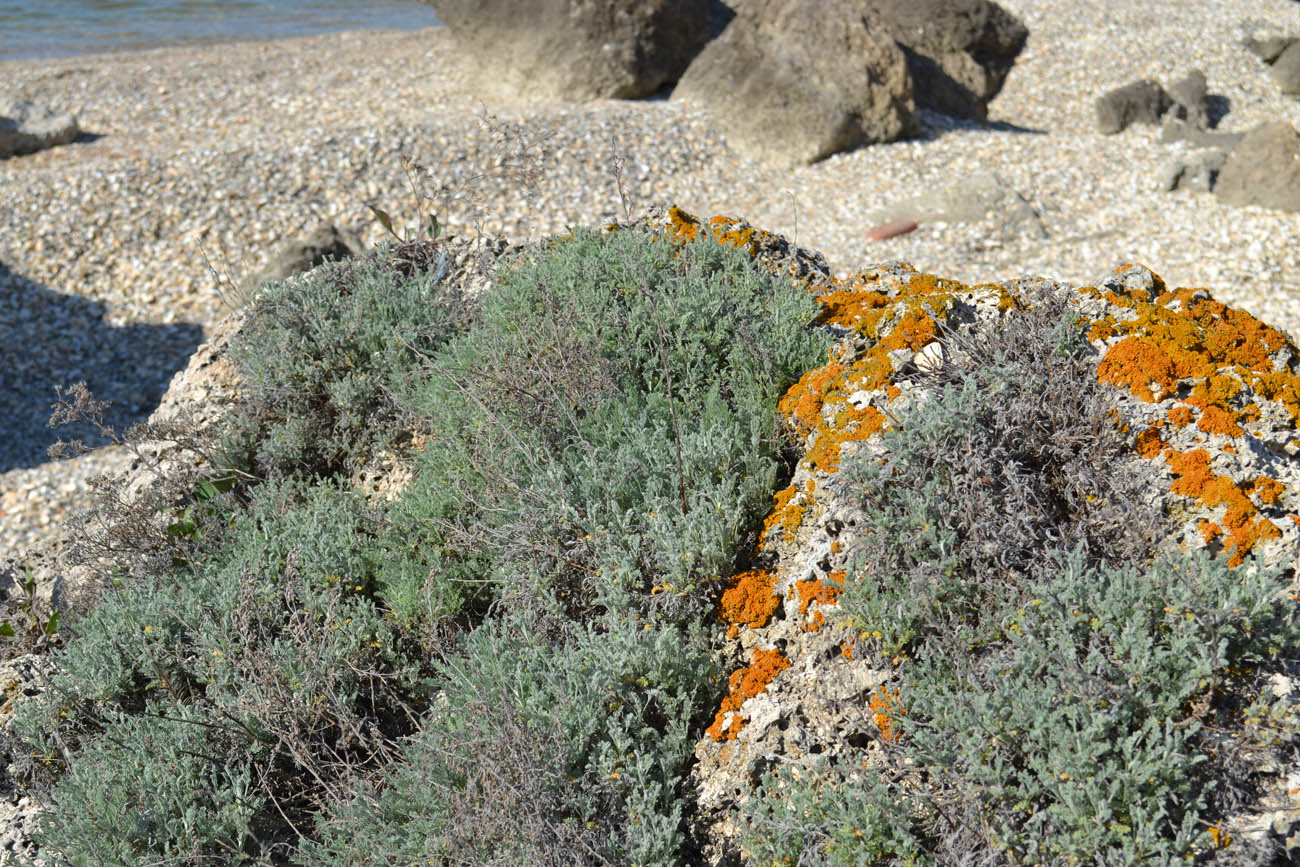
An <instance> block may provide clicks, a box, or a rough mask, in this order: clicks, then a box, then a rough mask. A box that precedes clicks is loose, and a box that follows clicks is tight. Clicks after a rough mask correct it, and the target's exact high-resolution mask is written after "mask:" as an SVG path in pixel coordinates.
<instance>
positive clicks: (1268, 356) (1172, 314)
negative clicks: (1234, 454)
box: [1079, 277, 1300, 436]
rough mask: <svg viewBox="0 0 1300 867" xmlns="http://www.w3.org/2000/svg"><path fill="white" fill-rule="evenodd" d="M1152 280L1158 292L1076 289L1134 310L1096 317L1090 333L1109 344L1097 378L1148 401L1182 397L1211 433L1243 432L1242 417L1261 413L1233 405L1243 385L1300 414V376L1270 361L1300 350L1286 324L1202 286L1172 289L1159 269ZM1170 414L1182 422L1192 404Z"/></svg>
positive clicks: (1298, 416)
mask: <svg viewBox="0 0 1300 867" xmlns="http://www.w3.org/2000/svg"><path fill="white" fill-rule="evenodd" d="M1154 283H1155V294H1154V297H1152V295H1151V294H1148V293H1146V292H1141V291H1137V292H1126V293H1123V294H1121V293H1119V292H1115V291H1113V290H1106V291H1100V290H1097V289H1093V288H1090V287H1085V288H1084V289H1081V290H1079V291H1080V292H1082V293H1083V294H1085V295H1091V296H1093V297H1098V298H1102V299H1104V300H1105V301H1107V302H1109V303H1111V304H1113V305H1116V306H1118V307H1123V308H1126V309H1128V310H1132V311H1133V313H1134V314H1136V315H1135V318H1133V319H1128V320H1124V321H1117V320H1116V319H1115V318H1114V317H1111V316H1106V317H1102V318H1101V319H1097V320H1094V321H1093V322H1092V325H1091V328H1090V331H1089V336H1090V337H1091V338H1092V339H1094V340H1104V341H1106V342H1107V344H1108V345H1107V347H1106V354H1105V357H1104V358H1103V359H1102V361H1101V363H1100V364H1099V365H1098V366H1097V378H1098V379H1100V380H1101V381H1102V382H1105V383H1108V384H1110V385H1115V386H1118V387H1122V388H1127V389H1128V390H1129V391H1131V392H1132V393H1133V394H1134V395H1136V396H1137V397H1138V398H1140V399H1141V400H1143V401H1146V402H1148V403H1151V402H1154V401H1157V400H1163V399H1165V398H1166V397H1179V398H1180V400H1181V401H1182V402H1183V403H1184V404H1185V405H1187V406H1194V407H1197V408H1199V409H1200V410H1201V413H1200V418H1199V420H1198V422H1197V425H1198V427H1200V428H1201V430H1203V431H1205V432H1206V433H1219V434H1224V435H1227V436H1240V435H1241V433H1242V429H1241V426H1240V424H1241V422H1242V421H1250V420H1252V418H1258V412H1259V410H1258V407H1256V406H1253V405H1250V406H1252V408H1251V409H1250V410H1247V408H1246V405H1243V406H1237V405H1236V403H1237V401H1236V398H1237V397H1238V395H1239V394H1240V393H1241V392H1242V391H1243V386H1248V387H1249V388H1251V389H1252V390H1254V391H1255V392H1256V393H1257V394H1259V395H1262V396H1263V397H1265V398H1269V399H1272V400H1276V401H1278V402H1279V403H1280V404H1282V406H1284V407H1285V408H1286V410H1287V412H1288V413H1290V416H1291V420H1292V422H1293V423H1295V422H1296V421H1300V377H1297V376H1296V374H1294V373H1292V372H1291V371H1290V370H1281V371H1279V370H1275V365H1274V363H1273V355H1274V354H1275V353H1277V352H1278V351H1279V350H1282V349H1289V350H1291V352H1292V354H1293V355H1294V354H1296V352H1297V351H1296V348H1295V347H1294V346H1292V345H1291V343H1290V342H1289V341H1287V339H1286V338H1285V337H1284V336H1283V335H1282V333H1281V332H1279V331H1278V330H1277V329H1275V328H1271V327H1269V326H1268V325H1265V324H1264V323H1262V322H1260V321H1259V320H1258V319H1256V318H1255V317H1254V316H1251V315H1250V314H1249V313H1246V312H1245V311H1243V310H1236V309H1233V308H1231V307H1228V306H1227V305H1226V304H1223V303H1222V302H1220V301H1215V300H1214V299H1213V298H1211V297H1210V296H1209V293H1208V292H1205V291H1204V290H1200V289H1174V290H1168V289H1165V288H1164V283H1163V282H1161V281H1160V279H1159V278H1158V277H1156V278H1154ZM1111 341H1113V342H1111ZM1184 391H1186V392H1187V393H1186V396H1182V397H1180V394H1181V393H1182V392H1184ZM1178 409H1180V407H1175V410H1178ZM1170 420H1171V421H1173V422H1174V423H1175V424H1178V425H1185V424H1187V423H1189V422H1190V421H1191V413H1190V410H1183V411H1182V412H1180V413H1178V415H1177V416H1175V415H1174V412H1173V411H1171V412H1170Z"/></svg>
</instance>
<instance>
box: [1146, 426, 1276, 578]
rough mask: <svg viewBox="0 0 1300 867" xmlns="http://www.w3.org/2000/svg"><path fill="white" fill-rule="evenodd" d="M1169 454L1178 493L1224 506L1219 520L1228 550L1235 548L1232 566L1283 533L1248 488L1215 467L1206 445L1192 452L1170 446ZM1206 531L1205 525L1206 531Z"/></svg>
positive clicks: (1166, 454)
mask: <svg viewBox="0 0 1300 867" xmlns="http://www.w3.org/2000/svg"><path fill="white" fill-rule="evenodd" d="M1165 457H1166V459H1167V460H1168V461H1169V469H1170V470H1171V471H1172V472H1173V474H1174V476H1175V477H1176V478H1175V480H1174V483H1173V485H1172V487H1171V490H1172V491H1173V492H1174V493H1175V494H1181V495H1183V496H1186V497H1192V498H1193V499H1197V500H1200V501H1201V502H1202V503H1204V504H1205V505H1206V506H1209V507H1210V508H1216V507H1218V506H1223V507H1224V515H1223V518H1222V519H1221V520H1220V522H1219V523H1220V524H1221V525H1222V529H1223V533H1224V534H1225V535H1226V537H1227V539H1226V543H1225V544H1226V546H1227V550H1228V551H1230V552H1231V556H1230V558H1229V560H1228V564H1229V565H1230V566H1238V565H1240V564H1241V563H1242V561H1243V560H1244V559H1245V556H1246V554H1248V553H1249V552H1250V551H1251V549H1253V548H1254V547H1255V545H1256V544H1257V543H1258V542H1260V541H1261V540H1267V539H1275V538H1277V537H1278V536H1280V535H1281V531H1280V530H1279V529H1278V528H1277V525H1276V524H1274V523H1273V522H1272V521H1270V520H1268V519H1267V518H1263V517H1259V510H1258V509H1257V508H1256V507H1255V504H1254V503H1252V502H1251V501H1250V497H1248V496H1247V492H1246V491H1244V490H1242V488H1241V487H1240V486H1239V485H1238V484H1237V483H1236V482H1234V481H1233V480H1232V479H1231V478H1230V477H1228V476H1224V475H1218V474H1216V473H1214V472H1213V471H1211V469H1210V455H1209V453H1208V452H1207V451H1205V449H1195V450H1193V451H1190V452H1175V451H1173V450H1168V451H1166V452H1165ZM1251 487H1252V488H1253V487H1254V485H1252V486H1251ZM1204 533H1205V531H1204V529H1202V535H1204ZM1216 535H1217V534H1216ZM1207 541H1208V540H1207Z"/></svg>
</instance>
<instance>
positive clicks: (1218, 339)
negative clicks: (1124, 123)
mask: <svg viewBox="0 0 1300 867" xmlns="http://www.w3.org/2000/svg"><path fill="white" fill-rule="evenodd" d="M668 216H669V220H668V224H669V231H671V232H674V233H685V234H688V235H689V236H691V237H693V233H696V232H699V231H705V230H707V231H711V232H712V233H713V234H714V235H715V236H716V237H719V238H722V239H727V240H731V241H733V242H734V243H737V244H738V246H749V249H750V250H751V252H754V254H755V256H756V258H757V259H759V261H762V262H764V264H767V265H768V267H770V268H772V270H774V271H776V272H778V273H781V272H783V271H785V270H787V269H788V268H789V266H788V264H787V263H788V262H789V261H790V259H789V257H788V255H777V256H775V257H772V258H769V257H765V256H764V255H762V254H761V253H760V251H759V249H758V247H757V246H756V245H755V244H754V243H753V240H754V239H755V238H765V239H767V240H768V243H766V245H765V247H766V249H768V250H777V249H780V247H779V245H778V244H776V243H775V242H772V240H771V236H768V235H766V233H761V232H758V231H757V230H754V229H753V228H752V227H750V226H748V225H747V224H745V223H744V222H742V221H737V220H731V219H728V218H721V217H719V218H714V219H712V220H709V221H700V220H696V219H694V218H692V217H690V216H689V215H686V214H683V213H682V212H680V211H673V212H671V213H670V214H669V215H668ZM773 259H774V260H775V261H773ZM803 261H805V262H808V263H812V267H806V268H803V269H794V270H797V271H798V274H799V279H800V282H801V283H802V284H803V285H805V286H807V287H808V288H809V290H810V291H813V292H814V293H815V294H816V296H817V298H818V301H819V302H820V304H821V305H822V307H823V310H824V312H823V314H822V317H821V319H820V321H821V323H822V324H823V325H824V327H826V328H828V329H831V330H832V331H833V333H835V334H837V335H839V336H840V338H841V342H840V343H839V346H838V348H837V349H835V350H833V351H832V353H831V356H830V358H829V359H828V362H827V364H825V365H824V366H822V367H820V368H817V369H814V370H810V371H808V372H807V373H806V374H805V376H804V377H803V378H802V379H801V380H800V381H799V382H798V383H797V384H795V385H794V386H793V387H791V388H790V390H789V391H788V392H787V393H786V395H785V396H784V397H783V398H782V399H781V401H780V405H779V408H780V411H781V412H782V414H783V415H784V416H785V417H786V418H787V420H788V423H789V425H790V426H791V428H792V429H793V430H794V431H795V432H796V433H797V435H798V436H799V437H800V438H801V440H802V442H803V444H804V445H803V456H802V458H801V460H800V461H799V463H798V466H797V468H796V470H795V473H794V475H793V477H792V478H791V480H790V483H789V485H788V486H787V487H785V488H784V489H782V490H781V491H779V492H777V494H776V495H775V497H774V501H773V508H772V511H771V513H770V515H769V516H768V517H767V519H766V521H765V522H764V525H763V528H762V531H761V533H760V541H759V543H758V549H757V550H756V551H755V552H754V555H753V558H752V562H753V564H754V565H753V566H752V567H751V568H750V569H749V570H747V571H745V572H742V573H740V574H738V575H736V576H733V577H732V578H731V579H730V580H729V581H728V582H727V583H726V585H725V587H724V592H723V594H722V604H721V605H720V607H719V612H718V619H719V630H720V631H722V632H723V634H724V635H725V650H724V654H725V656H726V658H728V659H730V660H733V665H734V667H733V673H732V674H731V676H730V678H729V681H728V684H727V693H726V696H725V698H724V699H723V701H722V703H721V704H720V706H719V707H718V708H717V710H716V714H715V716H714V719H713V722H712V724H711V725H710V726H709V727H708V730H707V731H706V732H705V734H704V737H703V738H702V739H701V740H700V741H699V743H698V745H697V748H696V767H695V769H694V771H693V774H692V781H693V785H694V787H695V791H696V793H697V812H696V814H695V816H694V817H693V818H692V822H693V824H695V825H696V826H697V828H698V829H699V830H700V833H701V835H702V838H703V839H704V840H705V858H706V862H707V863H710V864H733V863H742V862H744V861H745V860H746V854H745V852H744V850H743V846H742V845H741V843H740V839H741V832H742V831H743V828H742V827H741V826H742V825H743V817H744V816H745V815H746V814H747V810H748V809H750V807H751V806H752V804H751V799H752V798H753V797H754V796H755V793H756V789H755V787H756V785H757V784H758V782H759V781H760V780H761V779H763V778H764V776H765V775H766V774H767V773H768V772H769V771H772V770H773V769H776V768H794V769H798V773H804V774H806V773H817V771H816V768H818V767H826V766H828V765H834V766H838V767H851V768H861V769H862V772H863V773H870V772H871V768H872V767H873V766H876V765H877V764H879V761H880V757H881V756H882V755H883V754H884V751H886V750H889V749H890V747H891V744H892V743H893V742H894V740H896V738H897V733H896V732H895V731H894V730H893V729H892V728H891V719H892V717H891V713H893V712H895V711H897V709H898V708H899V707H900V706H901V705H900V704H899V702H900V701H901V699H900V697H899V695H898V693H897V691H896V688H895V687H894V686H892V684H893V683H894V680H893V668H894V665H895V664H896V663H897V660H894V661H893V662H892V663H891V661H890V660H889V659H888V658H882V657H881V656H880V655H878V654H876V653H874V652H873V651H872V650H871V646H870V643H869V642H868V643H865V644H864V643H863V642H862V641H861V640H860V639H861V636H859V635H857V634H856V632H855V631H854V629H853V628H852V624H850V623H848V622H846V621H845V620H844V619H843V618H842V617H840V616H839V614H838V613H837V611H838V599H839V597H840V596H841V594H842V593H843V592H844V590H845V587H846V581H851V580H853V579H852V575H853V570H854V568H855V564H854V563H853V561H852V557H851V554H852V551H853V550H854V548H855V545H856V544H857V543H859V542H860V541H861V540H860V538H859V534H860V532H861V531H860V529H859V528H860V527H862V526H863V525H864V524H865V522H864V520H863V517H864V516H863V513H862V512H861V511H860V508H861V506H860V505H859V503H860V501H859V500H858V499H856V497H855V494H854V489H853V487H852V484H851V483H850V481H849V480H848V479H847V478H846V477H844V476H843V475H842V473H841V471H842V469H843V467H844V465H845V462H846V461H847V460H848V459H849V456H850V455H852V454H854V453H856V452H859V451H861V450H864V449H865V450H867V451H866V454H869V455H871V456H872V457H873V458H875V459H877V460H880V461H884V460H887V459H888V457H889V456H888V453H887V452H884V451H882V448H883V447H882V446H881V445H880V443H881V442H882V440H881V436H880V434H881V433H882V431H884V430H885V429H887V428H888V427H889V426H890V425H892V424H893V423H894V419H895V418H897V417H898V413H899V410H900V408H902V407H903V406H904V405H905V404H908V403H915V402H917V401H924V400H925V399H926V397H925V395H926V392H925V389H926V388H927V387H928V386H926V385H925V383H926V382H927V381H933V380H927V379H926V378H925V374H933V373H935V372H937V371H942V370H944V369H945V368H946V367H949V366H953V365H956V366H960V365H962V364H964V363H967V362H965V361H964V360H963V355H962V351H961V348H960V347H961V343H960V341H959V340H958V338H957V336H958V335H963V334H964V335H972V334H976V333H985V332H987V330H988V329H993V328H997V327H1000V325H999V324H1000V323H1004V322H1006V321H1007V320H1008V319H1009V318H1010V317H1014V316H1018V315H1021V314H1020V313H1019V311H1021V310H1024V309H1027V308H1028V307H1031V306H1032V305H1033V304H1034V303H1036V300H1035V299H1041V298H1044V297H1048V296H1052V297H1058V296H1062V295H1063V296H1064V297H1065V298H1066V302H1067V303H1068V305H1069V307H1070V308H1071V309H1074V310H1076V311H1077V313H1078V317H1079V318H1078V320H1077V327H1079V328H1081V329H1084V330H1086V338H1087V341H1088V346H1090V347H1091V350H1090V351H1091V356H1090V357H1091V359H1092V360H1091V361H1090V362H1089V363H1090V364H1092V365H1095V367H1094V369H1095V376H1096V382H1097V383H1098V384H1099V387H1100V388H1101V389H1102V392H1103V393H1104V394H1107V395H1109V396H1110V397H1109V398H1108V400H1109V401H1111V402H1112V406H1111V409H1110V410H1108V412H1110V413H1112V414H1113V415H1112V417H1113V418H1114V422H1115V424H1117V425H1120V428H1119V430H1121V431H1122V432H1123V437H1124V439H1123V440H1122V441H1121V445H1123V443H1127V446H1126V448H1127V449H1128V452H1127V457H1125V458H1124V459H1123V460H1122V461H1121V462H1120V463H1119V464H1118V465H1117V466H1118V467H1119V472H1121V473H1127V474H1128V475H1129V476H1130V477H1131V478H1132V479H1134V480H1135V484H1136V485H1137V490H1141V491H1143V492H1144V493H1143V496H1144V497H1146V498H1147V500H1148V502H1147V503H1146V504H1145V505H1146V507H1148V511H1150V513H1151V514H1154V515H1163V516H1164V517H1163V519H1161V523H1160V525H1159V526H1160V527H1163V529H1162V530H1159V532H1161V533H1163V537H1162V538H1160V539H1159V541H1158V543H1157V544H1156V545H1155V546H1154V547H1153V548H1152V550H1151V552H1150V553H1151V554H1154V553H1156V552H1157V551H1164V552H1169V553H1173V552H1178V551H1185V552H1191V551H1209V552H1211V553H1212V554H1213V555H1214V556H1217V557H1222V558H1224V559H1225V560H1226V561H1228V562H1229V563H1234V564H1235V563H1241V562H1242V561H1243V560H1244V559H1245V558H1246V557H1247V556H1254V557H1256V558H1257V559H1256V562H1259V563H1264V564H1268V563H1276V564H1280V565H1281V566H1283V567H1285V568H1289V569H1291V570H1292V571H1294V568H1295V567H1294V564H1295V563H1296V562H1297V560H1298V559H1300V433H1298V423H1300V349H1297V348H1296V347H1295V346H1294V345H1292V344H1291V343H1290V342H1289V341H1288V340H1287V339H1286V337H1285V336H1284V335H1283V334H1281V333H1280V332H1278V331H1277V330H1275V329H1273V328H1271V327H1269V326H1267V325H1265V324H1264V323H1261V322H1259V321H1258V320H1256V319H1254V317H1252V316H1250V315H1249V314H1246V313H1244V312H1241V311H1239V310H1235V309H1232V308H1230V307H1228V306H1226V305H1224V304H1222V303H1220V302H1218V301H1215V300H1214V299H1213V297H1212V296H1211V295H1210V294H1209V293H1208V292H1207V291H1205V290H1203V289H1173V290H1171V289H1168V288H1167V287H1166V286H1165V285H1164V283H1163V282H1162V281H1161V280H1160V278H1159V277H1157V276H1155V275H1154V274H1152V273H1151V272H1150V271H1148V270H1147V269H1146V268H1144V267H1141V266H1136V265H1131V266H1124V267H1122V268H1120V269H1117V270H1116V271H1114V272H1113V273H1110V274H1108V275H1106V277H1105V278H1104V279H1103V280H1102V281H1101V282H1100V283H1099V284H1098V285H1096V286H1085V287H1080V288H1077V289H1072V288H1070V287H1066V286H1062V285H1060V284H1053V283H1050V282H1048V281H1041V280H1022V281H1018V282H1017V283H1013V284H1008V285H995V284H986V285H981V286H966V285H963V284H961V283H957V282H955V281H951V280H944V279H941V278H937V277H934V276H932V275H928V274H921V273H917V272H916V271H914V270H912V269H911V268H909V267H908V266H906V265H893V266H888V267H879V268H873V269H868V270H866V271H863V272H861V273H858V274H855V275H851V276H849V277H848V278H845V279H834V278H832V277H831V276H830V275H829V273H828V272H827V271H826V270H825V269H824V268H823V267H819V265H820V262H819V260H818V259H817V258H816V257H811V258H807V257H805V258H804V260H803ZM792 273H793V271H792ZM954 341H956V342H955V343H954ZM1283 589H1284V587H1282V586H1279V593H1280V592H1282V590H1283ZM1289 683H1290V682H1288V684H1289ZM1288 684H1283V685H1282V686H1280V687H1279V688H1291V689H1294V688H1295V687H1294V684H1290V685H1289V686H1288ZM1264 752H1268V751H1263V752H1261V754H1260V756H1259V757H1258V761H1257V764H1256V765H1255V766H1254V769H1253V771H1252V774H1253V775H1254V779H1255V783H1256V784H1257V785H1258V787H1259V788H1258V791H1260V792H1261V793H1265V794H1261V796H1260V799H1259V800H1258V801H1257V802H1255V803H1253V804H1249V805H1245V806H1244V807H1243V808H1242V809H1241V811H1240V813H1239V814H1237V815H1235V816H1233V817H1230V818H1228V819H1225V821H1224V822H1223V828H1222V829H1221V830H1222V834H1223V835H1225V836H1223V837H1222V838H1221V839H1227V836H1226V835H1230V834H1242V835H1245V834H1247V832H1248V831H1249V830H1250V829H1251V828H1254V829H1255V830H1254V831H1253V832H1251V833H1254V834H1255V837H1257V838H1260V839H1262V836H1261V835H1263V836H1268V835H1273V838H1278V839H1280V838H1285V837H1288V836H1289V835H1292V834H1293V831H1294V823H1293V822H1291V818H1290V817H1291V816H1292V814H1293V813H1294V812H1295V811H1294V810H1293V809H1291V803H1290V802H1288V801H1287V800H1286V799H1285V798H1282V799H1280V800H1279V798H1278V797H1275V795H1276V794H1277V793H1278V792H1285V791H1287V790H1288V787H1293V786H1294V780H1295V779H1297V778H1300V766H1294V767H1293V766H1292V765H1291V764H1288V763H1286V762H1281V763H1280V762H1278V760H1277V758H1276V755H1274V754H1272V753H1269V755H1267V756H1266V755H1264V754H1263V753H1264ZM1250 761H1255V760H1254V759H1251V760H1250ZM1288 810H1290V812H1288ZM1255 826H1259V827H1255ZM1265 826H1266V827H1265ZM1280 826H1285V827H1283V828H1282V830H1280V831H1279V830H1278V828H1279V827H1280ZM1261 828H1264V829H1265V830H1260V829H1261ZM1216 839H1219V838H1216ZM1252 839H1253V838H1252ZM1261 845H1262V844H1261Z"/></svg>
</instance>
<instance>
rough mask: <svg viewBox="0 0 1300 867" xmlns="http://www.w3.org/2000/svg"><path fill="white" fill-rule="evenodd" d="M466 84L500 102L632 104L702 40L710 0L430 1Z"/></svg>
mask: <svg viewBox="0 0 1300 867" xmlns="http://www.w3.org/2000/svg"><path fill="white" fill-rule="evenodd" d="M428 2H430V3H431V4H432V5H433V7H434V8H435V9H436V10H437V12H438V17H439V18H441V19H442V21H443V23H445V24H446V25H447V27H448V28H449V29H450V30H451V32H452V35H453V36H455V38H456V43H457V46H458V48H459V51H460V55H461V57H462V58H463V60H464V61H465V63H466V65H467V69H468V71H469V73H470V77H471V81H472V86H473V88H474V90H475V91H476V92H477V93H479V94H480V95H482V96H484V97H487V98H489V99H492V100H494V101H501V102H515V101H523V100H537V99H561V100H571V101H574V102H583V101H586V100H591V99H602V98H604V99H635V98H638V97H644V96H649V95H651V94H653V93H654V92H655V91H657V90H659V88H661V87H663V86H664V85H666V84H669V83H671V82H673V81H676V80H677V78H678V77H679V76H680V75H681V74H682V71H683V70H685V69H686V66H687V64H689V63H690V61H691V58H693V57H694V56H695V55H696V53H697V52H698V51H699V50H700V48H702V47H703V46H704V43H705V42H706V41H708V38H709V32H710V23H709V22H710V18H709V2H708V0H428Z"/></svg>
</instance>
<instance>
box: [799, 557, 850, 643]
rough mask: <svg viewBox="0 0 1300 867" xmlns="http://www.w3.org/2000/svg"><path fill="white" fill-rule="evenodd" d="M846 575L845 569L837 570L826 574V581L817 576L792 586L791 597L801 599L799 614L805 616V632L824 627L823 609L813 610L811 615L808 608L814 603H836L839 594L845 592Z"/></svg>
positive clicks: (802, 625) (803, 626)
mask: <svg viewBox="0 0 1300 867" xmlns="http://www.w3.org/2000/svg"><path fill="white" fill-rule="evenodd" d="M844 581H845V575H844V571H843V570H836V571H834V572H832V573H830V574H829V575H827V576H826V580H825V581H819V580H818V579H816V578H809V579H808V580H806V581H796V582H794V586H792V587H791V588H790V598H791V599H794V598H796V597H798V599H799V614H800V615H801V617H802V618H803V623H802V624H801V626H800V628H802V629H803V631H804V632H816V631H817V630H818V629H821V628H822V624H823V623H825V621H826V618H825V616H824V615H823V614H822V612H821V611H818V610H815V609H814V610H813V612H812V615H811V616H809V614H808V609H809V606H811V605H812V604H813V603H817V604H818V605H834V604H836V601H837V600H838V598H839V595H840V594H841V593H843V592H844Z"/></svg>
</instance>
